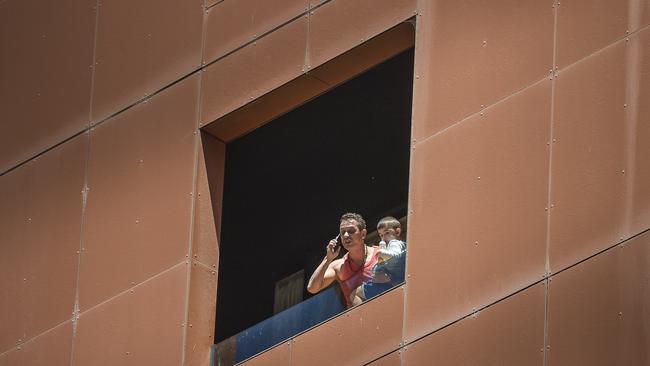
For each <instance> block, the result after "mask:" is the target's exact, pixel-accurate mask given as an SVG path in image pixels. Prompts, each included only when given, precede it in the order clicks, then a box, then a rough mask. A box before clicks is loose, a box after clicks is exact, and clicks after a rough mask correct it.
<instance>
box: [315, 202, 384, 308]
mask: <svg viewBox="0 0 650 366" xmlns="http://www.w3.org/2000/svg"><path fill="white" fill-rule="evenodd" d="M366 233H367V231H366V221H365V220H364V219H363V217H361V215H359V214H356V213H346V214H344V215H343V216H341V223H340V225H339V234H340V235H341V245H342V246H343V248H345V249H346V250H347V251H348V252H347V253H346V254H345V255H344V256H343V258H340V259H336V258H337V257H338V255H339V252H340V251H341V248H340V247H338V248H337V247H336V239H332V240H330V242H329V243H328V244H327V247H326V248H325V251H326V253H325V258H323V261H322V262H321V264H320V265H318V267H317V268H316V270H315V271H314V273H313V274H312V275H311V278H310V279H309V283H308V284H307V291H309V292H310V293H312V294H315V293H317V292H319V291H321V290H323V289H324V288H326V287H327V286H329V285H330V284H331V283H332V282H334V280H337V281H338V282H339V284H340V285H341V290H342V291H343V296H344V297H345V302H346V305H347V307H348V308H349V307H352V306H353V305H356V304H357V303H356V302H355V301H354V299H355V296H354V295H353V294H354V292H355V290H356V289H357V287H359V286H360V285H361V284H363V283H364V282H366V281H368V280H370V279H372V275H373V268H374V266H375V264H377V255H378V253H379V252H378V250H377V248H374V247H369V246H367V245H366V243H365V242H364V239H365V238H366Z"/></svg>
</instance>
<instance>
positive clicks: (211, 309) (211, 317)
mask: <svg viewBox="0 0 650 366" xmlns="http://www.w3.org/2000/svg"><path fill="white" fill-rule="evenodd" d="M216 308H217V272H216V269H215V268H210V267H206V266H205V265H203V264H202V263H200V262H198V261H196V260H195V261H192V273H191V279H190V294H189V309H188V316H187V323H188V326H187V327H186V332H187V336H186V341H185V365H186V366H194V365H196V366H199V365H200V366H205V365H208V364H209V361H210V347H211V346H212V345H213V344H214V325H215V309H216Z"/></svg>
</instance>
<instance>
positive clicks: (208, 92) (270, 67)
mask: <svg viewBox="0 0 650 366" xmlns="http://www.w3.org/2000/svg"><path fill="white" fill-rule="evenodd" d="M227 1H229V0H227ZM306 44H307V17H306V16H305V17H301V18H299V19H297V20H295V21H293V22H291V23H289V24H287V25H285V26H284V27H282V28H280V29H278V30H276V31H274V32H273V33H271V34H269V35H268V36H266V37H263V38H260V39H259V40H258V41H256V42H254V43H252V44H249V45H248V46H246V47H244V48H242V49H240V50H238V51H237V52H235V53H232V54H230V55H228V57H225V58H223V59H222V60H219V62H217V63H215V64H213V65H210V66H209V67H207V68H206V69H204V71H205V72H204V74H203V83H202V93H201V101H202V108H201V112H202V113H201V122H202V123H203V124H207V123H210V122H212V121H214V120H215V119H217V118H219V117H222V116H223V115H225V114H227V113H228V112H231V111H233V110H235V109H237V108H239V107H241V106H243V105H245V104H246V103H248V102H250V101H252V100H253V99H255V98H257V97H259V96H261V95H263V94H266V93H268V92H270V91H271V90H273V89H275V88H277V87H279V86H280V85H282V84H285V83H286V82H288V81H290V80H292V79H294V78H295V77H297V76H299V75H300V74H302V72H303V68H304V63H305V49H306Z"/></svg>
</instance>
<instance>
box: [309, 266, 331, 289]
mask: <svg viewBox="0 0 650 366" xmlns="http://www.w3.org/2000/svg"><path fill="white" fill-rule="evenodd" d="M330 263H332V262H330V261H328V260H327V258H325V259H323V261H322V262H321V263H320V265H318V268H316V270H315V271H314V273H313V274H312V275H311V278H310V279H309V284H308V285H307V291H309V292H310V293H312V294H315V293H317V292H319V291H320V290H322V289H323V287H324V286H323V282H324V278H325V272H327V268H328V267H329V265H330Z"/></svg>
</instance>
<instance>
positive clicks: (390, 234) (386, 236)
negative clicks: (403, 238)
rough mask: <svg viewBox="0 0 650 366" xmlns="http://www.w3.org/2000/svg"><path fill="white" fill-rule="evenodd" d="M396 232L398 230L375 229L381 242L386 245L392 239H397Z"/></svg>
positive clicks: (397, 233)
mask: <svg viewBox="0 0 650 366" xmlns="http://www.w3.org/2000/svg"><path fill="white" fill-rule="evenodd" d="M397 230H399V229H392V228H391V229H389V228H381V229H377V233H378V234H379V237H380V238H381V240H383V241H385V242H386V243H388V242H389V241H391V240H393V239H397V238H398V237H399V231H397Z"/></svg>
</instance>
